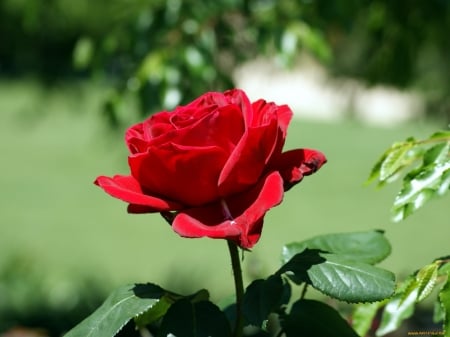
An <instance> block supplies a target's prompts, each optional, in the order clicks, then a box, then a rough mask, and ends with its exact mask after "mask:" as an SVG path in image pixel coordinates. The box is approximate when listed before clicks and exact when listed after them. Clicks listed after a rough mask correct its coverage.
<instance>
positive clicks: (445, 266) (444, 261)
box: [436, 256, 450, 276]
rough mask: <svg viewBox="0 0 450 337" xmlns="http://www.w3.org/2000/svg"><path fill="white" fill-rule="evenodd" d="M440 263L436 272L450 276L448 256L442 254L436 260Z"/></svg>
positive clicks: (449, 258)
mask: <svg viewBox="0 0 450 337" xmlns="http://www.w3.org/2000/svg"><path fill="white" fill-rule="evenodd" d="M436 262H438V263H439V264H440V266H439V270H438V274H439V276H442V275H448V276H450V256H444V257H441V258H439V259H437V260H436Z"/></svg>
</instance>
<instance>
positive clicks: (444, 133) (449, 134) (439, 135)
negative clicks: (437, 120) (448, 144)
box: [428, 130, 450, 141]
mask: <svg viewBox="0 0 450 337" xmlns="http://www.w3.org/2000/svg"><path fill="white" fill-rule="evenodd" d="M428 139H442V140H444V141H445V140H447V141H448V140H449V139H450V130H440V131H437V132H435V133H433V134H432V135H431V136H430V138H428Z"/></svg>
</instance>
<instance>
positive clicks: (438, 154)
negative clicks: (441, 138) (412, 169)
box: [423, 142, 450, 167]
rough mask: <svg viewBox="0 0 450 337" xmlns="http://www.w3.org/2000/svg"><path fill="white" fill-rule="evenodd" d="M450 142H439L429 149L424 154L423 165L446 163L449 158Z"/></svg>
mask: <svg viewBox="0 0 450 337" xmlns="http://www.w3.org/2000/svg"><path fill="white" fill-rule="evenodd" d="M449 148H450V142H445V143H441V144H437V145H435V146H433V147H431V148H429V149H428V150H427V152H425V154H424V156H423V166H424V167H425V166H428V165H430V164H433V165H439V164H444V163H445V162H446V161H447V158H448V151H449Z"/></svg>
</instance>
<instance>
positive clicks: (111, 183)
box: [94, 175, 183, 213]
mask: <svg viewBox="0 0 450 337" xmlns="http://www.w3.org/2000/svg"><path fill="white" fill-rule="evenodd" d="M94 184H95V185H97V186H99V187H101V188H102V189H103V190H104V191H105V192H106V193H108V194H109V195H111V196H112V197H114V198H117V199H120V200H123V201H125V202H128V203H129V204H130V205H129V207H128V211H129V212H130V213H154V212H162V211H169V210H178V209H182V208H183V207H182V205H180V204H178V203H176V202H173V201H167V200H164V199H161V198H158V197H153V196H149V195H146V194H144V192H143V191H142V188H141V186H140V185H139V183H138V182H137V180H136V179H134V178H133V177H132V176H123V175H115V176H113V177H106V176H100V177H98V178H97V179H96V180H95V181H94ZM133 210H136V211H133ZM138 210H139V211H138Z"/></svg>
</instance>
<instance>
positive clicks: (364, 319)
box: [352, 302, 383, 336]
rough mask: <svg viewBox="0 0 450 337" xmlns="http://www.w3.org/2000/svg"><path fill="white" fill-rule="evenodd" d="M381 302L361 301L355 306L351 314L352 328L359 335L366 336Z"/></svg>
mask: <svg viewBox="0 0 450 337" xmlns="http://www.w3.org/2000/svg"><path fill="white" fill-rule="evenodd" d="M382 304H383V302H373V303H363V304H358V305H357V306H356V309H355V311H354V312H353V315H352V326H353V329H355V331H356V332H357V333H358V335H359V336H366V335H367V333H368V332H369V330H370V328H371V327H372V324H373V320H374V318H375V316H376V314H377V312H378V310H379V309H380V307H381V306H382Z"/></svg>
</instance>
